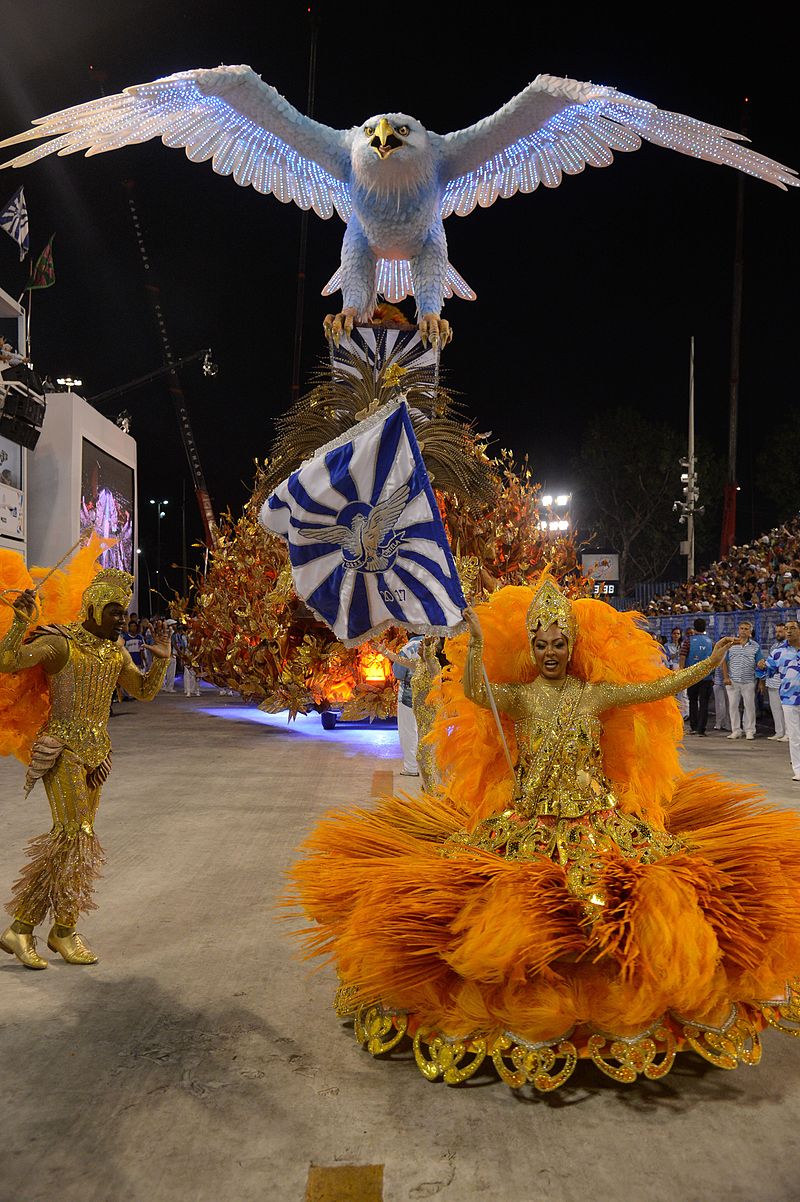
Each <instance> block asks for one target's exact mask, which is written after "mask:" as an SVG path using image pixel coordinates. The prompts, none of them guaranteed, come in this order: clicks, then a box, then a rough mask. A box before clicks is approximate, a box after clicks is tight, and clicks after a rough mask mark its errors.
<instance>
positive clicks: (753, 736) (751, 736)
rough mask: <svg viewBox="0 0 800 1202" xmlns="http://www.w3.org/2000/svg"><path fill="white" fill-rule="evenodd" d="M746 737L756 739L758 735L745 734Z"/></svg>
mask: <svg viewBox="0 0 800 1202" xmlns="http://www.w3.org/2000/svg"><path fill="white" fill-rule="evenodd" d="M744 737H745V738H746V739H754V738H755V737H756V736H755V735H745V736H744Z"/></svg>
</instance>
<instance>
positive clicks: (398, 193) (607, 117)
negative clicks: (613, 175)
mask: <svg viewBox="0 0 800 1202" xmlns="http://www.w3.org/2000/svg"><path fill="white" fill-rule="evenodd" d="M155 137H160V138H161V140H162V142H163V143H164V145H165V146H171V147H182V148H183V149H185V151H186V154H187V155H188V157H189V158H190V159H191V160H192V161H193V162H204V161H206V160H209V159H210V160H211V164H212V166H213V169H214V171H216V172H218V173H219V174H220V175H232V176H233V178H234V180H235V181H236V183H237V184H240V185H241V186H242V187H247V186H252V187H254V188H255V189H256V190H257V191H259V192H262V193H264V194H268V193H270V192H271V193H272V194H273V195H274V196H277V198H278V199H279V200H281V201H283V202H288V201H290V200H292V201H294V202H295V203H296V204H298V205H299V206H300V208H302V209H313V210H314V212H315V213H318V214H319V216H320V217H326V218H327V217H331V216H332V215H333V213H334V212H336V213H338V215H339V216H340V217H341V218H342V220H343V221H345V222H346V225H347V228H346V230H345V235H344V241H343V243H342V256H341V264H340V266H339V269H338V270H337V271H336V273H335V274H334V275H333V277H332V278H331V280H330V281H329V282H328V284H327V285H326V287H325V288H324V289H323V293H324V295H330V294H331V293H332V292H334V291H337V290H339V289H341V292H342V308H341V312H339V313H338V314H335V315H330V316H328V317H327V318H326V319H325V328H326V332H327V333H328V335H329V337H333V338H334V339H336V340H337V341H338V339H339V338H340V337H341V335H342V334H343V333H350V331H351V330H352V327H353V323H354V322H356V321H360V320H367V319H369V317H370V316H371V314H372V312H373V310H374V307H375V303H376V298H377V295H378V293H380V294H381V295H382V296H384V297H385V298H386V299H387V300H389V301H393V302H397V301H400V300H402V299H403V298H404V297H406V296H408V295H410V294H413V296H414V297H415V298H416V303H417V316H418V322H419V328H420V332H421V334H422V336H423V338H424V339H426V340H427V339H430V340H431V341H432V342H434V343H438V344H440V345H444V344H445V343H446V342H447V341H448V340H449V338H450V337H451V329H450V325H449V323H448V322H447V321H445V320H444V319H443V318H442V316H441V313H442V306H443V303H444V299H445V297H449V296H452V295H453V294H455V295H457V296H460V297H463V298H464V299H467V300H474V299H475V293H474V292H473V291H472V290H471V288H470V287H469V286H468V285H467V284H466V283H465V281H464V280H463V279H462V277H461V276H460V275H459V273H458V272H457V271H456V270H455V268H454V267H453V266H452V265H451V264H450V263H449V261H448V256H447V239H446V237H445V232H444V224H443V223H444V219H445V218H446V217H449V216H450V215H451V214H452V213H457V214H458V215H459V216H462V217H463V216H465V215H466V214H468V213H471V212H472V210H473V209H474V208H475V206H476V205H480V206H481V207H482V208H487V207H488V206H489V205H491V204H494V202H495V200H497V199H498V197H504V198H505V197H509V196H513V195H514V193H515V192H533V191H535V189H536V188H537V187H538V186H539V184H540V183H541V184H544V185H545V187H548V188H555V187H557V186H558V185H559V184H560V183H561V179H562V176H563V175H564V174H566V175H576V174H578V173H579V172H581V171H583V169H584V167H585V166H586V165H587V163H588V164H589V165H590V166H593V167H606V166H608V164H609V163H611V162H612V161H613V157H614V156H613V152H614V151H615V150H618V151H630V150H637V149H638V148H639V146H641V142H642V139H645V140H646V141H648V142H655V143H657V144H658V145H659V146H666V147H668V148H670V149H672V150H677V151H680V152H681V153H682V154H688V155H692V156H693V157H694V158H700V159H706V160H707V161H709V162H713V163H725V164H727V165H728V166H731V167H736V168H737V169H738V170H740V171H745V172H747V173H748V174H749V175H753V176H756V177H757V178H758V179H763V180H767V181H768V182H769V183H772V184H775V185H776V186H777V187H779V188H783V189H784V190H785V189H786V187H787V185H794V186H797V184H798V182H799V181H798V179H797V178H796V172H795V171H793V170H792V169H791V168H789V167H784V166H783V165H782V164H780V163H777V162H774V161H773V160H772V159H769V158H766V157H765V156H764V155H761V154H758V153H756V152H755V151H753V150H750V149H749V148H747V147H746V146H743V145H742V141H743V140H744V139H743V138H742V136H741V135H739V134H736V133H732V132H730V131H729V130H725V129H720V128H718V127H717V126H714V125H708V124H706V123H705V122H703V121H697V120H695V119H694V118H692V117H685V116H683V115H681V114H680V113H671V112H666V111H663V110H661V109H658V108H656V107H655V105H653V104H650V103H648V102H647V101H644V100H637V99H636V98H635V97H633V96H627V95H625V94H624V93H623V92H618V91H617V90H616V89H615V88H611V87H603V86H598V85H595V84H592V83H580V82H578V81H576V80H573V79H559V78H556V77H554V76H552V75H539V76H537V78H536V79H535V80H534V81H533V83H531V84H529V85H528V87H527V88H525V89H524V91H522V92H520V93H519V95H517V96H515V97H514V98H513V100H510V101H509V102H508V104H505V105H503V107H502V108H501V109H498V111H497V112H496V113H493V114H492V115H491V116H490V117H485V118H484V119H483V120H482V121H478V122H477V123H476V124H475V125H470V126H468V127H467V128H466V129H459V130H456V131H454V132H453V133H448V134H436V133H432V132H430V131H429V130H427V129H425V127H424V126H423V125H422V124H421V123H420V122H419V121H418V120H416V118H414V117H410V116H408V115H407V114H406V113H401V112H379V113H375V114H374V116H371V117H368V118H367V120H366V121H363V122H362V123H361V124H360V125H357V126H354V127H353V128H352V129H333V128H331V127H330V126H328V125H323V124H321V123H320V122H318V121H314V120H312V119H311V118H310V117H306V116H304V115H303V114H302V113H301V112H299V111H298V110H297V109H296V108H294V107H293V106H292V105H291V104H289V102H288V101H287V100H285V99H284V97H283V96H281V95H280V94H279V93H278V92H277V91H276V90H275V88H273V87H271V86H270V85H269V84H266V83H264V81H263V80H262V79H260V78H259V76H258V75H256V73H255V72H254V71H253V70H252V69H251V68H250V67H247V66H236V67H224V66H223V67H216V68H214V69H212V70H197V71H181V72H178V73H177V74H175V75H169V76H166V77H165V78H164V79H157V80H155V81H154V82H153V83H145V84H137V85H135V86H134V87H130V88H126V89H125V91H124V92H122V93H120V94H118V95H116V96H108V97H103V98H102V99H100V100H94V101H90V102H89V103H87V104H79V105H76V106H75V107H73V108H68V109H64V110H63V111H62V112H59V113H54V114H52V115H51V116H49V117H42V118H40V119H39V120H37V121H35V122H34V125H33V128H32V129H30V130H28V131H27V132H25V133H22V134H19V135H17V136H16V137H12V138H8V139H7V140H6V141H5V142H0V146H13V145H15V144H17V143H20V142H28V141H33V140H36V139H42V138H46V139H48V141H46V142H44V143H43V144H40V145H39V146H37V147H35V148H33V149H30V150H26V151H25V152H24V153H22V154H19V155H17V157H16V158H14V159H11V160H10V162H8V163H5V164H3V165H4V166H7V167H25V166H27V165H28V164H30V163H33V162H35V161H36V160H37V159H40V158H42V157H44V156H45V155H49V154H59V155H66V154H73V153H75V152H76V151H80V150H84V151H86V154H87V156H88V155H93V154H102V153H103V152H105V151H108V150H117V149H118V148H119V147H121V146H128V145H131V144H133V143H136V142H146V141H148V140H149V139H150V138H155Z"/></svg>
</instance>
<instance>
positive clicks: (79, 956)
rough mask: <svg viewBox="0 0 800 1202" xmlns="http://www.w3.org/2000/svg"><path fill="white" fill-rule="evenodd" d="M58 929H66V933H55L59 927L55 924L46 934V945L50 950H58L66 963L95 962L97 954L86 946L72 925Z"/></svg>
mask: <svg viewBox="0 0 800 1202" xmlns="http://www.w3.org/2000/svg"><path fill="white" fill-rule="evenodd" d="M60 929H61V930H62V931H66V934H64V935H59V934H57V933H56V932H57V931H58V930H59V927H58V926H57V925H56V926H54V927H53V929H52V930H51V932H50V934H49V935H48V936H47V946H48V947H49V948H50V951H51V952H58V953H59V955H61V956H63V957H64V959H65V960H66V962H67V964H96V963H97V956H96V955H95V954H94V952H93V951H92V949H91V948H90V947H87V946H86V944H85V943H84V942H83V939H82V938H81V936H80V935H79V934H78V933H77V932H76V930H75V928H74V927H72V928H68V927H61V928H60Z"/></svg>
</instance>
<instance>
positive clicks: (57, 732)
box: [43, 623, 124, 768]
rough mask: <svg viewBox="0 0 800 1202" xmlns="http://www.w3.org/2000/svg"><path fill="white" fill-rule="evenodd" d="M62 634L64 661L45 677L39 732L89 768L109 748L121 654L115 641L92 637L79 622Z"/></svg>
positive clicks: (99, 761) (98, 762) (96, 762)
mask: <svg viewBox="0 0 800 1202" xmlns="http://www.w3.org/2000/svg"><path fill="white" fill-rule="evenodd" d="M65 630H66V632H67V642H68V644H69V659H68V660H67V662H66V664H65V666H64V667H63V668H62V669H61V671H60V672H56V673H54V674H53V675H52V676H51V677H50V696H51V700H52V709H51V712H50V719H49V721H48V722H47V725H46V726H45V727H44V732H43V733H45V734H48V735H52V736H53V737H55V738H57V739H60V740H61V741H62V742H63V743H64V746H65V747H68V748H69V749H70V751H74V752H76V754H77V755H79V756H80V758H81V760H82V762H83V763H84V764H86V765H87V767H90V768H94V767H96V766H97V765H98V764H100V763H102V761H103V760H104V759H105V758H106V756H107V755H108V753H109V751H110V750H111V742H110V740H109V737H108V715H109V711H110V709H111V699H112V697H113V695H114V689H115V687H116V684H117V681H118V679H119V675H120V671H121V670H122V665H123V660H124V652H123V650H122V647H121V646H120V645H119V644H118V643H113V642H110V641H109V640H108V639H99V638H97V637H96V636H95V635H93V634H90V633H89V631H88V630H85V629H84V628H83V626H82V625H80V624H79V623H78V624H76V625H73V626H68V627H66V628H65Z"/></svg>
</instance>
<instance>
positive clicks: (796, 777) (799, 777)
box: [792, 776, 800, 781]
mask: <svg viewBox="0 0 800 1202" xmlns="http://www.w3.org/2000/svg"><path fill="white" fill-rule="evenodd" d="M792 780H796V781H800V776H793V777H792Z"/></svg>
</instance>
